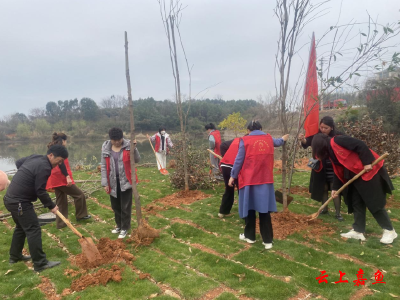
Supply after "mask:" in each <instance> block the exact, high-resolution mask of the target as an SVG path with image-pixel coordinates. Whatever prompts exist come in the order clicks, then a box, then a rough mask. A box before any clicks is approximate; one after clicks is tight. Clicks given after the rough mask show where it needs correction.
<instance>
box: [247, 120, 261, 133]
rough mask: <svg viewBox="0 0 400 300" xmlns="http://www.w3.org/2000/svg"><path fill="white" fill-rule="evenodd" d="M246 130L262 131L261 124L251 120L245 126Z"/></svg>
mask: <svg viewBox="0 0 400 300" xmlns="http://www.w3.org/2000/svg"><path fill="white" fill-rule="evenodd" d="M247 129H248V130H250V131H253V130H262V126H261V123H260V122H259V121H256V120H252V121H250V122H249V123H248V124H247Z"/></svg>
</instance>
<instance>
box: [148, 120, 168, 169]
mask: <svg viewBox="0 0 400 300" xmlns="http://www.w3.org/2000/svg"><path fill="white" fill-rule="evenodd" d="M150 140H151V141H152V142H155V143H156V145H155V146H154V150H155V151H156V155H157V158H158V161H159V162H160V163H158V162H157V166H158V169H159V170H160V169H165V168H167V154H168V153H169V150H170V148H173V147H174V144H172V141H171V138H170V137H169V134H168V133H166V131H165V127H164V126H161V127H160V128H159V129H158V132H157V133H156V134H155V135H153V136H152V137H151V138H150ZM160 164H161V165H160Z"/></svg>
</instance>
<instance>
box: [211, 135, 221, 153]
mask: <svg viewBox="0 0 400 300" xmlns="http://www.w3.org/2000/svg"><path fill="white" fill-rule="evenodd" d="M210 135H212V136H213V137H214V139H215V147H214V149H213V151H214V153H216V154H218V155H221V150H220V149H219V147H220V146H221V134H220V132H219V130H214V131H213V132H211V133H210ZM214 157H215V158H216V156H215V155H214Z"/></svg>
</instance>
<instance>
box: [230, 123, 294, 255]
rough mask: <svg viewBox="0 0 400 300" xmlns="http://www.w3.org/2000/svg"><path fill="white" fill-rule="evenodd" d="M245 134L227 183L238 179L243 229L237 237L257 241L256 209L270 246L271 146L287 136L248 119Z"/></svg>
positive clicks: (272, 198) (272, 204)
mask: <svg viewBox="0 0 400 300" xmlns="http://www.w3.org/2000/svg"><path fill="white" fill-rule="evenodd" d="M247 130H248V132H249V135H248V136H244V137H242V138H241V139H240V142H239V151H238V154H237V156H236V159H235V162H234V164H233V168H232V171H231V178H230V179H229V185H230V186H233V183H234V181H235V179H238V181H239V182H238V183H239V216H240V218H242V219H244V220H245V228H244V233H242V234H240V235H239V239H240V240H244V241H246V242H248V243H250V244H252V243H255V242H256V211H257V212H258V214H259V219H260V220H259V222H260V234H261V237H262V240H263V245H264V246H265V249H271V248H272V241H273V229H272V222H271V214H270V213H271V212H276V211H277V208H276V200H275V192H274V176H273V168H274V147H280V146H282V145H283V144H284V142H285V141H287V140H288V138H289V135H288V134H286V135H284V136H283V137H282V138H279V139H274V138H272V137H271V135H269V134H266V133H264V132H263V131H262V126H261V124H260V122H259V121H251V122H250V123H249V124H248V126H247Z"/></svg>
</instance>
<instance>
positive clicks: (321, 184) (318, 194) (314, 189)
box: [301, 135, 330, 202]
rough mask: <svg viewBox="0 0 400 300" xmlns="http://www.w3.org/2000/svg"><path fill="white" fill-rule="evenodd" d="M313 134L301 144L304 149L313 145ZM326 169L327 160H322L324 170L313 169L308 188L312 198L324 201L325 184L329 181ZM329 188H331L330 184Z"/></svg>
mask: <svg viewBox="0 0 400 300" xmlns="http://www.w3.org/2000/svg"><path fill="white" fill-rule="evenodd" d="M313 137H314V136H313V135H312V136H309V137H307V138H306V141H307V142H306V143H305V144H303V143H301V146H302V147H303V148H304V149H307V148H308V147H310V146H311V143H312V140H313ZM326 170H327V165H326V160H325V159H324V160H322V170H321V171H319V172H317V171H315V170H311V177H310V185H309V188H308V191H309V192H310V194H311V199H313V200H316V201H319V202H322V199H323V196H324V191H325V184H326V183H327V182H328V179H327V176H326ZM328 189H329V190H330V188H329V186H328Z"/></svg>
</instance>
